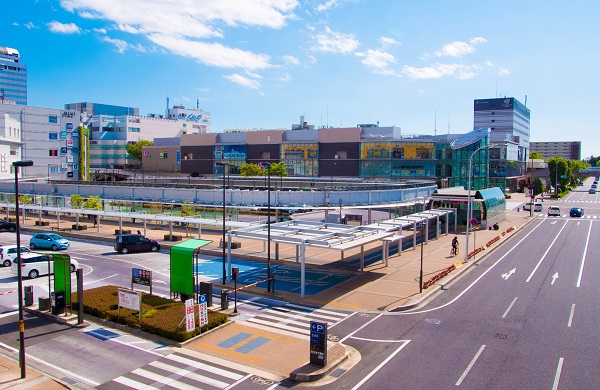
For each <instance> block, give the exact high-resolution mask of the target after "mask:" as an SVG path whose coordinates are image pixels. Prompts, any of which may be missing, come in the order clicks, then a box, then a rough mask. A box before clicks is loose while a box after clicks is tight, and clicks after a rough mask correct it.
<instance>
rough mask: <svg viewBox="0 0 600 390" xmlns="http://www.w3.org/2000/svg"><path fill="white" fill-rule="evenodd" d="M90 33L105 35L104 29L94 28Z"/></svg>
mask: <svg viewBox="0 0 600 390" xmlns="http://www.w3.org/2000/svg"><path fill="white" fill-rule="evenodd" d="M92 31H94V32H97V33H98V34H106V29H105V28H94V29H92Z"/></svg>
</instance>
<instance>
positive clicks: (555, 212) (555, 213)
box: [548, 206, 560, 217]
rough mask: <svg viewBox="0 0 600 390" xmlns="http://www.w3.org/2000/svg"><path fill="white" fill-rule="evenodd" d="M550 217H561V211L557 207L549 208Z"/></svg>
mask: <svg viewBox="0 0 600 390" xmlns="http://www.w3.org/2000/svg"><path fill="white" fill-rule="evenodd" d="M548 216H549V217H560V209H559V208H558V207H556V206H550V207H548Z"/></svg>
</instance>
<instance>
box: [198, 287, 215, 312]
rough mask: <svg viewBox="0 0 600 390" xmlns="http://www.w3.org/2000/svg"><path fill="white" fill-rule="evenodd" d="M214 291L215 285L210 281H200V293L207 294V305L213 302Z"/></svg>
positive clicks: (209, 305)
mask: <svg viewBox="0 0 600 390" xmlns="http://www.w3.org/2000/svg"><path fill="white" fill-rule="evenodd" d="M212 293H213V285H212V283H208V282H200V295H202V294H205V295H206V306H207V307H211V306H212V304H213V301H212Z"/></svg>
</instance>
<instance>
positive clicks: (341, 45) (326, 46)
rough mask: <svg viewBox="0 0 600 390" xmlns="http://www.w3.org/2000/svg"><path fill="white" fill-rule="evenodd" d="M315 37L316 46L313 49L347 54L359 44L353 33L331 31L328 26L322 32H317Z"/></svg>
mask: <svg viewBox="0 0 600 390" xmlns="http://www.w3.org/2000/svg"><path fill="white" fill-rule="evenodd" d="M316 38H317V46H316V47H315V48H314V49H315V50H318V51H325V52H333V53H343V54H347V53H350V52H352V51H354V50H355V49H356V48H357V47H358V45H359V43H358V41H357V40H356V38H354V34H344V33H339V32H335V31H331V30H330V29H329V27H327V28H326V30H325V32H324V33H323V34H318V35H317V37H316Z"/></svg>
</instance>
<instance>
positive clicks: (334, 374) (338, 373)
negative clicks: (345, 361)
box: [329, 368, 346, 378]
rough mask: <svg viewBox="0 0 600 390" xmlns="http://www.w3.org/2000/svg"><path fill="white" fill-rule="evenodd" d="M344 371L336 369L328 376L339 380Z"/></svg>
mask: <svg viewBox="0 0 600 390" xmlns="http://www.w3.org/2000/svg"><path fill="white" fill-rule="evenodd" d="M345 372H346V370H342V369H339V368H338V369H337V370H335V371H334V372H332V373H331V374H329V375H330V376H333V377H335V378H339V377H340V376H342V374H343V373H345Z"/></svg>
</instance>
